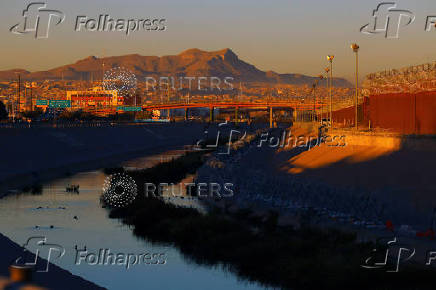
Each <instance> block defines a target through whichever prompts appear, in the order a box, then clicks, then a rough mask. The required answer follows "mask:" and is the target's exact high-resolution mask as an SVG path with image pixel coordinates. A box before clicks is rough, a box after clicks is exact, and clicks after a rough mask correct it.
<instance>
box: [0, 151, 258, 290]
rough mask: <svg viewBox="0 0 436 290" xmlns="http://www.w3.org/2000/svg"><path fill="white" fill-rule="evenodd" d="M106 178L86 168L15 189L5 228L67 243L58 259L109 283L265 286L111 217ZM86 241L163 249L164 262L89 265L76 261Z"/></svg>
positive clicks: (20, 239)
mask: <svg viewBox="0 0 436 290" xmlns="http://www.w3.org/2000/svg"><path fill="white" fill-rule="evenodd" d="M178 154H180V152H177V151H176V152H174V151H173V152H167V153H165V154H162V155H157V156H151V157H144V158H138V159H135V160H131V161H129V162H126V163H124V164H123V165H124V166H125V167H129V168H131V167H135V168H146V167H150V166H153V165H155V164H157V163H158V162H161V161H163V160H166V159H168V158H172V157H175V156H177V155H178ZM105 178H106V176H105V175H104V173H102V171H92V172H85V173H80V174H76V175H73V176H71V177H67V178H63V179H58V180H55V181H52V182H49V183H46V184H44V185H43V191H42V194H39V195H32V194H17V195H9V196H6V197H4V198H3V199H0V229H1V233H2V234H4V235H6V236H7V237H9V238H10V239H11V240H13V241H14V242H16V243H18V244H20V245H23V244H24V243H25V242H26V241H27V239H28V238H30V237H38V236H43V237H46V238H47V242H48V243H53V244H57V245H61V246H62V247H63V248H65V255H64V256H63V257H62V258H60V259H52V261H53V262H54V263H55V264H57V265H59V266H60V267H62V268H64V269H66V270H68V271H70V272H72V273H73V274H76V275H79V276H81V277H83V278H85V279H87V280H90V281H92V282H94V283H96V284H98V285H100V286H103V287H106V288H108V289H123V290H124V289H190V290H191V289H208V290H212V289H217V290H218V289H220V290H221V289H226V290H228V289H264V287H262V286H260V285H258V284H256V283H251V282H247V281H243V280H240V279H239V278H238V277H236V276H235V275H234V274H232V273H229V272H228V271H226V270H225V269H222V267H220V266H216V267H209V266H200V265H197V264H195V263H194V262H190V261H188V260H187V259H185V258H184V257H183V256H182V255H181V254H180V252H179V251H178V250H177V249H175V248H173V247H172V246H165V245H160V244H151V243H149V242H147V241H144V240H141V239H139V238H137V237H135V236H134V235H133V233H132V230H131V229H130V228H129V227H128V226H126V225H123V224H122V223H121V222H120V221H118V220H116V219H109V218H108V211H107V210H106V209H104V208H102V207H101V205H100V202H99V197H100V195H101V191H102V185H103V183H104V180H105ZM68 184H79V185H80V194H73V193H67V192H66V191H65V187H66V186H67V185H68ZM85 247H86V250H87V251H88V253H95V254H97V255H98V253H99V250H101V249H108V250H109V251H110V253H114V254H124V255H128V254H133V255H136V256H139V255H140V254H146V253H148V254H160V255H161V256H160V257H159V258H158V259H157V260H158V261H159V263H160V262H162V261H164V262H165V264H157V265H151V264H144V263H141V264H136V265H132V266H130V267H129V269H126V266H125V265H124V264H123V263H120V265H113V264H111V263H99V264H97V265H91V264H92V263H89V264H88V263H86V262H83V260H81V261H80V265H77V263H76V262H78V260H79V259H78V257H77V250H76V248H77V249H79V250H80V249H84V248H85ZM162 254H163V255H162ZM139 257H140V256H139ZM132 260H134V258H133V259H132ZM90 261H91V262H92V259H91V260H90ZM152 261H156V259H155V260H152Z"/></svg>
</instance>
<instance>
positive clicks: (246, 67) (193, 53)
mask: <svg viewBox="0 0 436 290" xmlns="http://www.w3.org/2000/svg"><path fill="white" fill-rule="evenodd" d="M114 67H123V68H126V69H128V70H129V71H131V72H132V73H134V74H135V76H136V78H137V79H138V80H139V81H143V80H145V78H146V77H147V76H149V77H150V76H152V77H161V76H173V77H182V76H187V77H199V76H204V77H220V78H224V77H233V78H234V80H235V81H241V82H258V83H270V84H274V83H281V84H295V85H304V84H307V85H312V84H313V83H314V82H315V80H316V79H318V77H312V76H307V75H302V74H279V73H276V72H273V71H262V70H259V69H257V68H256V67H255V66H254V65H251V64H249V63H247V62H245V61H243V60H241V59H239V57H238V56H237V55H236V54H235V53H234V52H233V51H232V50H231V49H228V48H227V49H223V50H219V51H203V50H200V49H196V48H193V49H188V50H186V51H184V52H182V53H180V54H178V55H168V56H162V57H158V56H143V55H139V54H129V55H123V56H111V57H104V58H97V57H95V56H89V57H87V58H85V59H81V60H79V61H77V62H76V63H74V64H68V65H64V66H60V67H57V68H53V69H50V70H46V71H36V72H30V71H27V70H24V69H13V70H5V71H0V80H14V79H16V77H17V73H19V74H20V75H21V77H22V78H23V79H24V80H46V79H50V80H60V79H64V80H81V79H82V80H90V79H94V80H98V79H101V78H102V75H103V71H107V70H109V69H110V68H114ZM333 83H334V85H335V86H340V87H351V86H352V85H351V84H350V83H349V82H348V81H347V80H345V79H343V78H334V82H333Z"/></svg>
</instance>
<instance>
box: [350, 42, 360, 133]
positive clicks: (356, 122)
mask: <svg viewBox="0 0 436 290" xmlns="http://www.w3.org/2000/svg"><path fill="white" fill-rule="evenodd" d="M351 49H353V51H354V52H355V53H356V97H355V99H354V107H355V120H354V126H355V128H356V130H357V129H358V126H359V125H358V124H359V120H358V108H359V46H358V45H357V44H356V43H353V44H352V45H351Z"/></svg>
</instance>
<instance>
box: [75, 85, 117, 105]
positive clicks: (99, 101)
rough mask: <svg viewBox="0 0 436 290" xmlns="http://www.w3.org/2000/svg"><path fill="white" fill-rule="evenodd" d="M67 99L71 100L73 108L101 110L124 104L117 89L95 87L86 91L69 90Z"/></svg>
mask: <svg viewBox="0 0 436 290" xmlns="http://www.w3.org/2000/svg"><path fill="white" fill-rule="evenodd" d="M67 100H70V101H71V109H84V110H92V109H95V110H101V109H105V108H109V107H116V106H118V105H122V104H123V102H124V100H123V98H122V97H119V96H118V92H117V91H116V90H105V89H103V88H102V87H94V88H92V89H90V90H85V91H67Z"/></svg>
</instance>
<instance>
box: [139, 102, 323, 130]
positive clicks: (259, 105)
mask: <svg viewBox="0 0 436 290" xmlns="http://www.w3.org/2000/svg"><path fill="white" fill-rule="evenodd" d="M325 106H326V104H325V103H319V102H314V103H301V102H295V101H294V102H286V101H274V102H235V101H212V102H193V103H162V104H153V105H144V106H142V109H143V110H145V111H152V110H168V111H169V110H172V109H185V119H187V118H188V110H189V109H190V108H209V109H210V120H211V121H213V120H214V109H217V108H235V122H237V121H238V118H237V116H238V110H239V108H250V109H269V123H270V127H272V125H273V108H291V109H293V111H313V112H314V115H316V111H317V110H318V109H322V108H323V107H325Z"/></svg>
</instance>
